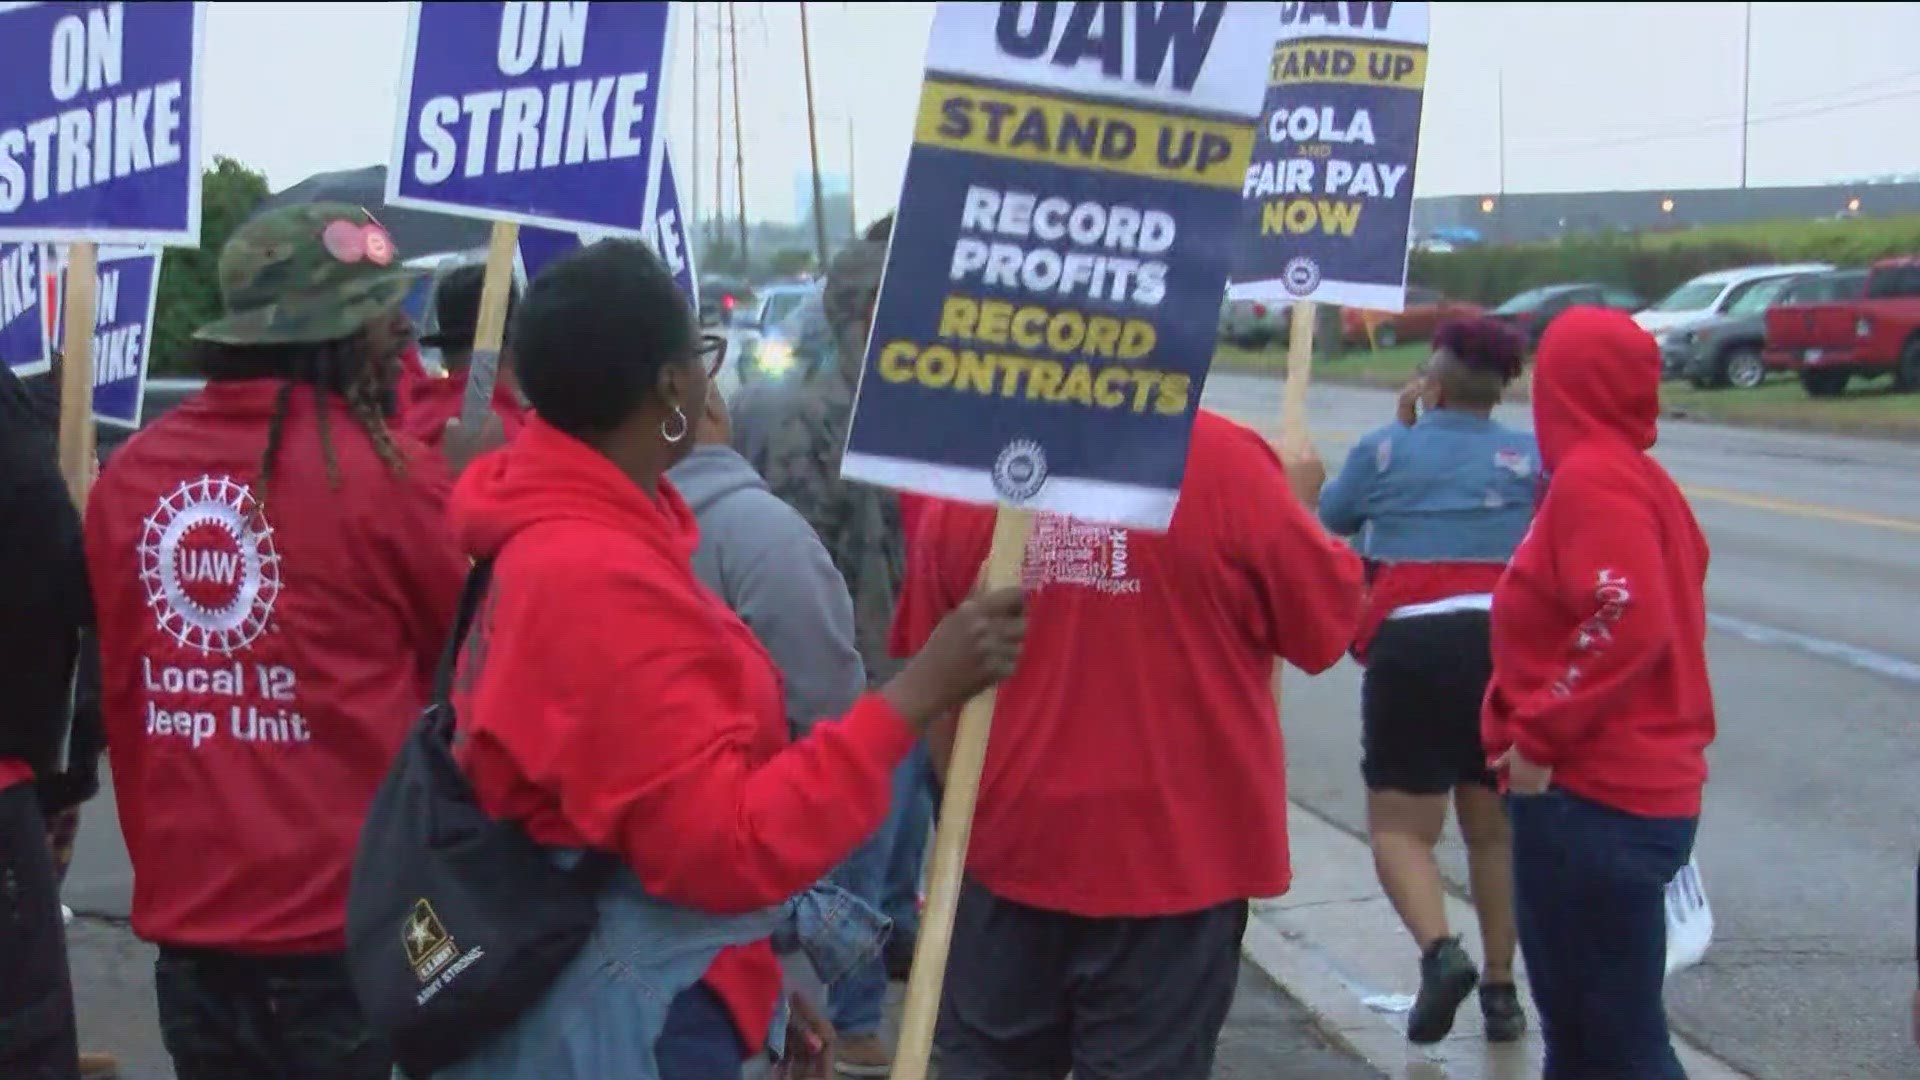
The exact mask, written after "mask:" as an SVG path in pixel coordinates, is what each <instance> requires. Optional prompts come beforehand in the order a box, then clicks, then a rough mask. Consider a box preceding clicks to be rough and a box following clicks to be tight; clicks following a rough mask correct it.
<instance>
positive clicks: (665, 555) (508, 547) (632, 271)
mask: <svg viewBox="0 0 1920 1080" xmlns="http://www.w3.org/2000/svg"><path fill="white" fill-rule="evenodd" d="M513 340H514V350H515V355H516V357H517V363H518V366H519V372H520V380H521V385H522V388H523V390H524V392H525V394H526V396H527V397H528V399H529V400H530V401H531V402H532V405H533V408H534V414H533V416H532V417H530V418H529V420H528V421H527V426H526V427H525V428H524V429H523V430H522V431H521V433H520V435H519V437H518V438H517V439H515V440H514V441H513V442H512V443H511V444H510V445H508V446H507V447H506V448H505V449H502V450H500V451H497V452H495V453H493V454H490V455H488V456H486V457H483V458H480V459H479V460H477V461H475V462H474V463H473V464H472V465H471V466H469V467H468V469H467V470H466V472H465V473H464V474H463V475H462V476H461V479H460V481H459V483H458V485H457V486H456V488H455V492H454V498H453V520H454V527H455V530H456V531H457V533H458V534H459V537H460V541H461V543H462V544H463V546H464V547H465V548H466V550H467V552H468V553H469V554H471V555H472V556H473V557H474V558H476V559H491V560H493V567H494V569H493V583H492V586H491V592H490V595H489V597H488V599H487V601H486V603H485V605H484V607H483V610H482V613H481V615H480V617H479V618H478V619H477V620H476V622H475V626H474V629H473V632H472V637H471V638H470V639H469V641H468V643H467V646H466V652H465V659H464V660H463V663H462V666H461V672H460V677H459V680H458V682H459V686H458V688H457V689H456V692H455V695H454V702H453V703H454V706H455V708H456V711H457V714H458V716H459V717H460V723H461V727H462V730H463V732H464V734H465V739H464V741H463V743H462V749H461V759H462V762H463V765H464V767H465V769H466V771H467V774H468V776H469V778H470V779H471V781H472V783H473V786H474V790H475V793H476V795H477V797H478V799H479V801H480V804H481V805H482V806H483V807H484V808H485V809H486V810H487V811H488V813H489V814H491V815H493V816H494V817H496V818H504V819H510V820H514V821H518V822H521V823H522V824H523V825H524V826H525V827H526V829H527V830H528V832H529V834H530V835H531V836H532V837H533V838H534V839H535V840H537V841H539V842H541V843H543V844H547V845H551V846H556V847H568V848H581V847H590V848H594V849H598V850H603V851H607V852H612V853H615V854H617V855H619V856H620V857H621V861H622V862H623V864H624V866H625V869H627V870H629V871H631V873H630V874H624V875H617V876H616V881H615V884H614V885H612V886H610V887H609V893H608V894H607V895H606V896H603V898H602V905H601V928H600V931H599V932H598V933H597V934H596V942H603V943H604V942H605V941H608V940H613V941H614V945H612V946H603V947H607V948H615V949H616V951H620V953H621V955H623V956H627V957H631V956H635V955H652V954H657V953H658V952H660V951H662V947H661V943H660V942H658V941H648V942H641V941H637V940H636V941H635V942H629V943H626V944H625V945H622V943H621V940H618V939H620V937H621V935H639V936H644V934H645V933H647V932H648V931H647V929H646V927H647V925H648V923H647V917H646V914H645V913H646V911H647V910H649V908H650V906H651V905H657V904H658V903H660V902H663V901H664V902H665V903H666V904H669V905H673V906H674V907H675V909H676V910H680V911H683V912H684V911H687V910H688V909H691V911H692V912H694V913H701V916H703V917H710V919H711V921H716V922H717V921H719V920H724V919H726V918H728V917H732V916H740V915H745V914H748V913H752V912H756V911H760V910H762V909H766V908H769V907H771V906H773V905H777V904H779V903H781V902H782V901H784V900H785V899H786V898H787V897H789V896H792V895H794V894H796V893H799V892H801V891H802V890H804V889H806V888H807V887H808V886H809V885H811V884H812V883H814V882H815V881H816V880H818V879H819V878H820V877H821V876H822V875H824V874H825V873H826V872H827V871H828V870H829V869H831V868H832V867H834V866H835V865H837V864H839V863H840V862H842V861H843V860H845V859H846V857H847V856H848V855H849V854H850V853H851V852H852V851H853V849H854V848H855V847H856V846H858V845H859V844H860V843H861V842H862V841H863V840H865V839H866V837H867V836H868V835H869V834H870V833H872V832H873V831H874V829H875V828H877V827H878V826H879V824H880V822H881V820H882V818H883V817H884V816H885V814H886V811H887V803H888V800H889V796H890V793H891V791H892V786H893V780H892V777H893V773H894V770H895V768H896V767H897V766H898V765H899V764H900V762H901V761H902V760H903V759H904V758H905V757H906V756H907V754H908V753H909V752H910V751H911V750H912V749H913V747H914V745H915V743H916V742H917V741H918V739H919V737H920V733H921V731H922V730H923V729H924V728H925V727H926V725H927V724H928V723H930V722H931V721H933V720H935V719H936V718H938V717H940V716H942V715H944V714H945V713H947V712H949V711H951V710H953V709H955V708H958V707H959V706H960V705H961V704H963V703H964V702H965V701H966V700H967V699H968V698H970V697H972V696H973V695H974V694H975V693H977V692H978V691H980V690H982V689H984V688H986V687H987V686H989V685H991V684H993V683H994V682H997V681H999V680H1000V679H1002V678H1004V677H1006V676H1007V675H1008V674H1010V673H1011V671H1012V668H1013V664H1014V660H1015V657H1016V654H1017V650H1018V647H1019V643H1020V640H1021V637H1022V636H1023V634H1024V619H1023V616H1022V614H1021V600H1020V594H1019V591H1018V590H1017V589H1009V590H1002V591H1000V592H997V593H993V594H989V595H987V596H984V597H979V598H976V599H974V600H971V601H969V602H968V603H966V604H963V605H961V607H960V608H959V609H958V610H957V611H956V612H955V613H954V614H953V615H952V616H950V617H949V618H948V619H947V620H946V621H945V622H943V623H942V624H941V626H940V628H939V629H938V630H936V631H935V633H934V635H933V637H932V639H931V640H930V641H929V643H928V645H927V647H926V648H925V649H923V650H922V651H921V653H920V655H919V656H918V657H916V658H915V659H914V661H913V662H912V663H910V664H909V665H908V666H907V667H906V668H905V669H904V670H903V671H902V672H901V673H900V674H899V675H898V676H897V677H895V678H894V679H893V680H892V681H890V682H889V683H887V684H886V685H885V686H884V687H882V688H881V689H880V690H878V691H876V692H872V693H868V694H866V695H864V696H863V697H862V698H861V699H860V700H859V701H858V702H857V703H856V704H855V705H854V706H853V708H852V709H851V710H850V711H849V712H848V713H847V714H846V716H844V717H843V718H841V719H838V720H829V721H826V722H824V723H821V724H819V725H817V726H816V727H814V728H813V730H812V731H811V732H809V733H808V734H807V735H806V737H804V738H802V739H800V740H799V741H797V742H793V743H792V744H789V742H788V734H787V732H788V728H787V721H786V715H785V711H784V707H783V703H782V690H781V685H780V680H779V675H778V673H777V671H776V669H775V668H774V666H773V663H772V661H771V660H770V659H769V657H768V656H767V654H766V652H765V651H764V650H763V649H762V648H761V647H760V645H759V643H758V641H757V640H756V639H755V638H754V636H753V633H752V632H751V631H750V630H748V629H747V627H746V626H745V624H743V623H741V622H740V620H739V619H738V618H737V617H735V615H734V614H733V612H732V611H731V610H729V609H728V608H727V606H726V604H725V603H724V602H723V601H721V600H720V599H719V598H718V597H716V596H714V595H713V594H712V593H711V592H709V591H708V590H707V589H706V588H705V587H704V586H702V585H701V584H700V582H699V580H698V579H697V578H696V577H695V575H694V571H693V566H692V556H693V553H694V550H695V548H696V546H697V544H698V540H699V536H698V533H697V531H696V528H695V525H694V517H693V513H692V511H691V510H690V509H689V508H688V507H687V504H686V503H685V501H683V500H682V499H681V497H680V495H679V493H678V492H677V491H676V490H675V488H674V486H673V484H672V483H671V481H669V480H668V479H667V478H666V476H665V475H664V474H665V473H666V471H667V469H668V468H669V467H671V466H672V465H674V464H676V463H677V462H679V461H680V460H681V459H682V458H683V457H685V456H686V454H687V453H688V452H689V451H690V450H691V449H692V448H693V445H694V440H693V439H692V438H690V437H689V436H690V435H691V433H692V424H693V419H694V417H695V416H697V415H698V412H699V410H700V408H701V406H702V403H704V402H705V401H706V397H707V393H708V385H709V381H710V379H711V377H712V372H711V371H710V370H709V368H708V364H707V359H708V355H710V354H707V353H706V350H703V348H702V346H701V339H700V335H699V333H698V329H697V327H696V325H695V322H694V313H693V311H692V310H691V309H690V308H689V307H688V306H687V304H686V301H685V300H684V299H683V298H682V297H681V295H680V293H679V291H678V289H677V287H676V286H675V284H674V280H673V277H672V275H671V274H670V273H669V272H668V271H667V270H666V268H665V266H663V265H662V264H661V262H660V260H659V259H658V258H657V257H656V256H654V255H653V254H652V253H651V252H650V251H648V250H647V249H646V248H645V247H644V246H642V245H641V244H639V243H636V242H631V241H621V240H610V241H603V242H601V243H598V244H595V245H593V246H591V247H588V248H584V249H581V250H580V251H577V252H573V253H571V254H569V255H567V256H565V257H564V258H562V259H561V260H560V261H558V262H556V263H554V264H553V265H551V266H549V267H547V268H546V269H545V270H543V271H542V272H541V274H540V276H539V278H538V279H537V280H535V281H534V282H533V284H532V285H531V286H530V287H529V288H528V290H527V293H526V295H525V296H524V297H523V298H522V303H521V310H520V314H519V316H518V318H517V319H516V320H515V323H514V329H513ZM695 921H696V922H698V921H699V918H698V917H696V919H695ZM746 940H750V941H751V944H749V945H748V946H747V947H745V948H736V949H731V950H728V951H726V952H723V953H721V954H720V956H719V959H718V960H716V961H715V962H714V964H713V966H712V969H711V970H709V971H708V972H707V974H706V978H705V980H704V983H705V985H706V986H708V987H711V988H712V989H713V991H714V992H715V993H716V995H717V997H718V998H719V1000H720V1003H721V1004H723V1005H724V1007H725V1011H726V1013H727V1014H729V1015H730V1016H731V1018H732V1020H733V1022H734V1025H735V1026H736V1027H737V1029H738V1031H739V1033H740V1034H741V1035H742V1036H744V1037H743V1038H742V1039H741V1040H740V1041H741V1044H742V1045H740V1046H739V1047H738V1051H739V1052H738V1054H737V1058H738V1059H739V1060H740V1061H742V1062H744V1059H745V1058H746V1057H747V1056H748V1055H749V1054H751V1053H754V1052H756V1051H757V1049H758V1046H759V1045H760V1043H761V1042H762V1041H764V1038H765V1036H766V1035H767V1034H769V1033H770V1030H771V1028H772V1025H773V1020H774V1017H775V1014H776V1012H777V1010H778V1007H779V1003H780V999H781V987H782V973H781V969H780V965H779V964H778V962H777V961H776V960H775V958H774V955H773V952H772V949H771V947H770V945H769V944H768V943H767V941H766V940H765V939H764V938H751V939H746ZM595 948H596V946H589V949H588V951H587V952H586V953H585V954H583V956H582V957H581V958H577V959H576V960H575V961H574V964H573V965H572V967H570V969H569V973H563V975H562V976H561V980H560V982H559V983H557V984H556V986H557V989H554V990H550V991H549V992H548V995H547V996H548V999H549V1000H547V1001H544V1002H543V1003H542V1004H541V1005H540V1006H537V1007H536V1009H535V1010H534V1011H533V1012H532V1013H530V1014H528V1015H527V1016H525V1017H523V1018H521V1019H520V1020H518V1021H516V1022H515V1024H513V1025H510V1026H509V1027H508V1029H507V1030H505V1031H504V1032H502V1033H501V1035H500V1036H498V1037H496V1039H495V1040H493V1043H492V1044H490V1046H489V1047H488V1048H487V1050H486V1051H484V1052H483V1054H482V1056H483V1057H486V1058H487V1061H485V1062H478V1063H475V1064H474V1065H473V1066H472V1067H471V1068H469V1066H468V1064H467V1063H463V1064H462V1066H460V1068H461V1069H462V1070H466V1071H465V1072H463V1073H461V1075H475V1076H478V1075H486V1076H488V1077H490V1078H491V1077H514V1076H521V1075H535V1074H538V1075H539V1077H540V1080H566V1078H567V1077H569V1076H575V1075H577V1076H581V1077H582V1078H583V1080H584V1078H586V1077H599V1076H614V1075H619V1076H634V1077H647V1076H653V1075H657V1073H656V1072H655V1062H654V1056H655V1052H654V1048H653V1046H652V1044H651V1042H650V1041H645V1040H644V1036H645V1035H646V1031H645V1023H644V1022H643V1021H645V1020H646V1019H647V1010H648V1008H649V1007H650V1005H649V1003H654V1004H657V1002H658V1001H659V1000H661V999H662V997H663V996H672V995H675V994H678V993H679V992H681V991H682V990H684V989H686V987H683V986H678V985H673V986H661V985H652V984H648V985H644V986H643V985H640V984H641V983H643V982H645V977H644V976H642V975H640V974H636V973H634V972H633V971H632V970H631V969H632V968H633V965H632V964H631V963H627V962H625V961H623V962H622V968H623V970H626V971H628V977H627V978H624V979H613V980H608V979H600V978H598V976H592V977H583V979H574V978H573V974H572V973H573V972H574V970H575V969H581V968H582V965H585V966H586V967H585V968H584V969H583V970H588V971H591V970H597V968H595V967H594V965H597V964H599V963H600V962H601V961H598V960H596V959H595V958H594V950H595ZM695 974H698V973H697V972H696V973H695ZM583 980H584V981H583ZM562 994H566V995H569V996H570V998H571V1000H569V1001H568V1002H566V1007H565V1008H561V1009H554V1008H552V1007H551V1006H552V1005H553V1004H554V1001H555V1000H558V999H559V997H560V995H562ZM629 1004H630V1006H631V1007H630V1008H629V1007H628V1005H629ZM655 1019H657V1018H655ZM549 1021H551V1022H552V1023H553V1024H554V1026H553V1027H551V1028H549V1027H547V1026H545V1025H547V1024H548V1023H549ZM727 1037H729V1038H730V1037H731V1033H728V1036H727ZM596 1070H597V1071H596ZM735 1075H737V1073H735ZM714 1080H724V1075H715V1077H714Z"/></svg>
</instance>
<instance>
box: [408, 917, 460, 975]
mask: <svg viewBox="0 0 1920 1080" xmlns="http://www.w3.org/2000/svg"><path fill="white" fill-rule="evenodd" d="M400 936H401V943H402V944H404V945H405V946H406V948H407V965H408V966H409V967H411V968H413V975H414V978H417V979H419V980H420V981H421V982H423V983H424V982H431V981H432V980H433V977H434V976H435V975H438V974H440V972H442V971H444V970H445V969H446V966H447V965H448V964H451V963H453V958H454V957H456V956H458V955H460V950H459V949H457V948H455V947H454V944H453V935H451V934H449V933H447V928H446V927H445V926H442V925H441V924H440V916H438V915H435V914H434V913H433V905H432V904H429V903H427V901H426V900H425V899H424V898H423V899H420V900H416V901H414V903H413V912H412V914H410V915H408V916H407V925H406V929H404V930H402V931H401V935H400Z"/></svg>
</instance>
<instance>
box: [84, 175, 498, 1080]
mask: <svg viewBox="0 0 1920 1080" xmlns="http://www.w3.org/2000/svg"><path fill="white" fill-rule="evenodd" d="M418 277H419V275H418V273H416V272H414V271H410V270H406V269H403V268H402V267H401V265H400V262H399V255H398V253H397V252H396V251H395V250H394V245H393V240H392V238H391V237H390V236H388V234H387V232H386V230H385V229H383V228H381V226H380V224H379V223H378V222H376V221H374V220H373V219H372V218H371V217H370V216H369V215H368V214H367V213H366V211H364V210H361V209H359V208H357V207H352V206H344V205H338V204H329V203H317V204H308V205H300V206H289V207H283V208H279V209H275V210H270V211H267V212H266V213H263V214H261V215H260V216H258V217H256V218H254V219H253V220H251V221H249V222H247V223H246V224H245V225H242V226H241V227H240V229H239V230H238V231H237V232H235V233H234V235H233V237H232V239H230V240H229V241H228V242H227V245H226V247H225V248H224V249H223V250H222V251H221V253H220V289H221V294H222V299H223V301H224V303H225V307H226V311H227V316H226V318H224V319H221V320H220V321H218V322H216V323H213V324H211V325H209V326H206V327H203V328H201V330H200V331H199V333H198V334H197V335H196V337H197V339H198V340H197V344H196V347H197V350H198V351H197V353H196V357H195V359H196V361H197V362H198V363H199V365H200V366H201V368H202V369H203V370H204V372H205V373H206V375H207V386H206V389H205V390H203V391H202V392H201V393H199V394H197V395H195V396H194V397H192V398H190V399H188V400H187V401H185V402H183V403H182V404H181V405H180V406H179V407H178V408H176V409H175V410H173V411H172V412H170V413H168V414H167V415H166V416H164V417H162V418H160V419H159V420H157V421H155V422H154V423H153V424H152V425H150V426H148V427H147V428H146V430H144V431H142V432H141V433H140V434H138V435H135V436H134V437H133V439H132V440H131V441H130V442H128V443H127V444H126V445H125V446H124V447H122V448H121V450H120V451H119V452H118V453H116V454H115V455H114V456H113V457H112V458H111V459H110V460H109V462H108V463H107V466H106V468H105V470H104V471H103V472H102V473H101V475H100V480H99V483H98V484H96V485H95V486H94V488H93V493H92V497H91V499H90V500H89V502H88V505H87V514H86V524H85V533H86V556H87V570H88V575H89V577H90V578H91V580H92V584H93V595H94V602H95V608H96V611H97V615H98V622H99V637H100V650H101V675H102V677H101V716H102V719H103V722H104V724H105V727H106V731H107V748H108V753H109V755H110V758H111V763H112V767H113V786H114V794H115V797H116V798H117V799H118V801H119V808H120V823H121V826H122V829H123V831H124V833H125V836H126V843H127V853H128V855H129V856H130V857H131V859H132V862H133V929H134V932H135V933H137V934H138V935H139V936H140V937H141V938H143V939H145V940H147V941H151V942H153V943H155V944H157V945H158V946H159V947H160V954H159V959H158V960H157V961H156V963H155V965H154V979H155V984H156V993H157V997H158V1001H159V1012H160V1026H161V1029H162V1033H163V1034H164V1036H165V1039H166V1044H167V1050H168V1052H169V1053H170V1054H171V1055H172V1057H173V1064H174V1070H175V1072H176V1073H177V1074H178V1076H179V1078H180V1080H229V1078H231V1077H236V1076H250V1077H252V1076H257V1077H291V1076H310V1077H322V1076H324V1077H328V1078H333V1080H360V1078H366V1080H385V1078H386V1077H387V1075H388V1073H389V1071H390V1070H391V1068H392V1062H391V1058H390V1057H389V1055H388V1053H387V1051H386V1048H385V1047H384V1046H383V1045H382V1044H381V1043H379V1042H378V1041H377V1040H376V1039H374V1038H373V1036H372V1035H371V1033H370V1031H369V1030H368V1028H367V1026H366V1024H365V1022H364V1020H363V1018H362V1015H361V1012H360V1009H359V1006H358V1005H357V1003H356V1002H355V1000H354V996H353V992H352V988H351V986H350V984H349V982H348V979H347V973H346V966H345V963H344V961H343V959H342V955H341V954H342V952H343V950H344V949H345V946H346V897H347V879H348V875H349V872H350V869H351V866H352V860H353V852H354V848H355V846H356V844H357V842H358V840H359V833H360V825H361V821H362V819H363V818H364V817H365V815H366V812H367V807H368V805H369V804H370V803H371V802H372V801H373V794H374V791H375V789H376V788H378V786H379V784H380V780H381V778H382V777H383V776H384V775H385V774H386V770H387V767H388V765H389V764H390V762H391V759H392V756H393V754H394V753H395V751H396V750H397V749H398V747H399V745H400V743H401V741H402V740H403V739H404V738H405V736H406V733H407V729H408V727H409V726H410V725H411V724H412V723H413V721H414V720H415V719H416V718H417V717H418V716H419V713H420V710H421V709H422V708H423V707H424V706H425V704H426V701H427V696H428V691H429V688H430V686H431V679H432V674H433V669H434V666H435V661H436V660H437V657H438V653H439V651H440V649H441V648H442V647H443V646H444V644H445V639H446V634H447V629H448V627H449V626H450V625H451V624H452V622H453V615H454V612H455V610H456V608H457V606H458V603H459V597H460V588H461V580H462V578H463V577H464V576H465V574H466V566H467V563H466V560H465V559H464V558H463V557H462V556H461V555H460V552H459V550H458V549H457V548H456V547H455V546H454V545H453V542H452V539H451V537H449V536H447V533H446V527H445V515H446V497H447V493H448V489H449V487H450V481H449V478H448V476H447V473H446V469H445V467H444V466H443V465H442V464H441V463H440V461H439V460H438V457H437V456H436V455H434V454H432V453H431V452H430V451H428V450H427V448H426V447H424V446H421V445H419V444H418V443H415V442H413V441H412V440H410V439H406V438H404V437H397V438H396V437H394V436H392V435H391V434H390V433H389V432H388V430H387V427H386V421H385V412H386V407H387V405H388V403H389V396H390V394H391V392H392V388H393V385H394V381H395V378H396V376H397V369H398V364H397V357H398V354H399V352H400V350H401V349H402V348H403V347H404V346H405V345H406V344H408V343H409V342H410V341H411V340H412V333H413V331H412V324H411V322H410V321H409V320H408V318H407V317H406V315H405V314H404V313H402V312H401V310H400V304H401V300H402V298H403V297H404V296H405V294H406V292H407V290H408V289H409V288H410V287H411V286H412V284H413V283H414V282H415V281H416V280H417V279H418Z"/></svg>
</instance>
